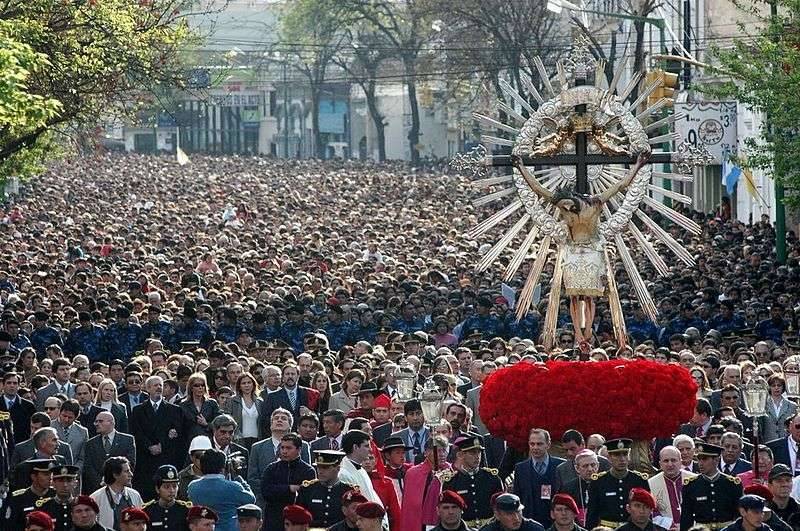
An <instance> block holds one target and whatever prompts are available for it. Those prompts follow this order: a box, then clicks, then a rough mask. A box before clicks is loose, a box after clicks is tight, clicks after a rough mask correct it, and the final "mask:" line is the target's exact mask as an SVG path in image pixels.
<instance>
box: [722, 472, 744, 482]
mask: <svg viewBox="0 0 800 531" xmlns="http://www.w3.org/2000/svg"><path fill="white" fill-rule="evenodd" d="M722 475H723V476H725V477H726V478H728V479H729V480H731V481H732V482H733V483H735V484H737V485H739V484H741V483H742V480H741V479H739V477H738V476H728V475H727V474H722Z"/></svg>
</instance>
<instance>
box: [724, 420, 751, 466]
mask: <svg viewBox="0 0 800 531" xmlns="http://www.w3.org/2000/svg"><path fill="white" fill-rule="evenodd" d="M719 469H720V472H722V473H723V474H726V475H728V476H736V475H738V474H741V473H742V472H747V471H748V470H752V469H753V466H752V465H751V464H750V461H748V460H746V459H744V458H743V457H742V438H741V436H740V435H739V434H738V433H734V432H732V431H729V432H726V433H725V434H724V435H723V436H722V459H720V460H719Z"/></svg>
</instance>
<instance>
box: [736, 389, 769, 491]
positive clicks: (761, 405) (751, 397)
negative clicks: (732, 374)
mask: <svg viewBox="0 0 800 531" xmlns="http://www.w3.org/2000/svg"><path fill="white" fill-rule="evenodd" d="M741 389H742V400H743V402H744V409H745V411H746V412H747V414H748V415H750V417H751V418H752V419H753V447H754V448H755V450H756V455H755V456H754V457H753V473H754V474H755V478H756V479H760V478H759V475H758V474H759V471H758V451H759V440H758V420H759V417H763V416H765V415H766V414H767V399H768V398H769V387H768V386H767V382H766V381H765V380H764V378H762V377H761V375H759V374H754V375H753V377H752V378H751V379H750V381H749V382H747V383H746V384H744V385H743V386H742V387H741Z"/></svg>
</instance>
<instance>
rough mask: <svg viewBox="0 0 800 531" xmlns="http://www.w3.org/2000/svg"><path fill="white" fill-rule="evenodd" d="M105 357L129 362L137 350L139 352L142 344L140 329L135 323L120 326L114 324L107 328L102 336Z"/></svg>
mask: <svg viewBox="0 0 800 531" xmlns="http://www.w3.org/2000/svg"><path fill="white" fill-rule="evenodd" d="M103 343H104V344H105V351H106V355H107V356H109V359H111V358H120V359H122V360H124V361H128V360H130V359H131V358H132V357H133V355H134V354H135V353H136V351H137V350H141V349H142V346H143V343H144V335H143V334H142V327H141V326H139V325H138V324H135V323H128V324H127V325H124V326H123V325H121V324H120V323H114V324H112V325H111V326H109V327H108V329H107V330H106V333H105V335H104V336H103Z"/></svg>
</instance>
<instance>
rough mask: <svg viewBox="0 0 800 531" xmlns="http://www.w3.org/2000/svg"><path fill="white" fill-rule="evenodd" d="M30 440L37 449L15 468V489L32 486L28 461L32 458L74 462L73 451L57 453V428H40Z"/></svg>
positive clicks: (60, 462)
mask: <svg viewBox="0 0 800 531" xmlns="http://www.w3.org/2000/svg"><path fill="white" fill-rule="evenodd" d="M29 440H30V441H32V445H33V448H35V450H34V451H33V454H31V456H30V457H28V458H27V459H25V460H23V461H22V462H20V463H19V464H18V465H16V467H15V468H14V475H13V478H14V484H13V485H12V486H13V489H14V490H17V489H25V488H28V487H29V486H30V474H29V468H28V462H27V461H29V460H31V459H49V460H51V461H52V462H53V463H56V464H61V465H71V464H72V454H71V453H70V454H69V455H68V456H62V455H59V454H58V453H57V452H58V450H59V445H58V442H59V441H58V435H57V434H56V430H55V428H50V427H46V428H39V429H38V430H37V431H36V432H34V434H33V437H31V438H30V439H29ZM20 444H25V443H20ZM18 446H19V445H18ZM15 450H16V449H15ZM67 451H68V452H69V446H68V447H67Z"/></svg>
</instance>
